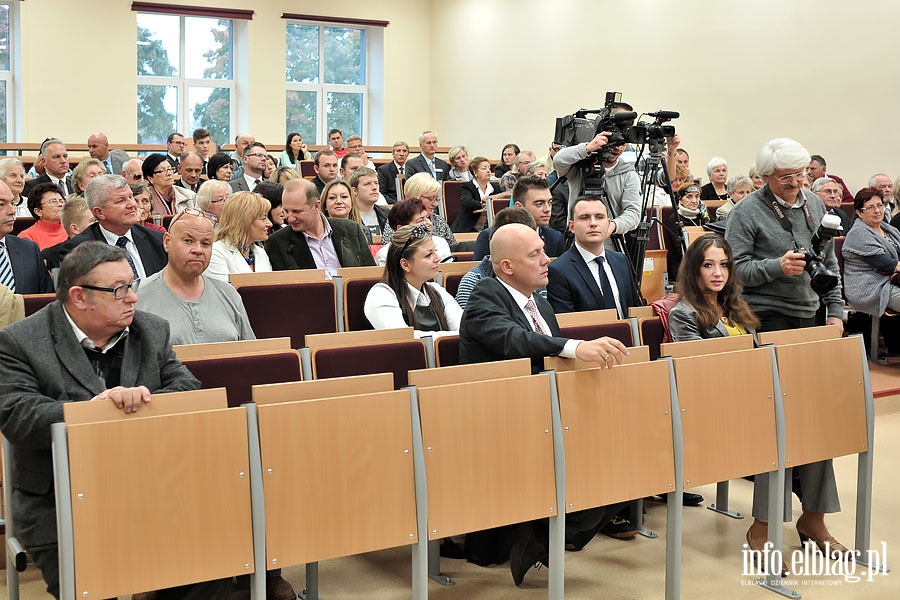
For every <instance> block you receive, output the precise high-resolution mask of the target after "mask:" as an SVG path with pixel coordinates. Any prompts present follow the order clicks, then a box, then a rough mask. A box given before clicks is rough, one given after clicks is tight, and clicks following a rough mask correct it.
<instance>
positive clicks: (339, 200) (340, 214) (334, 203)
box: [319, 179, 362, 226]
mask: <svg viewBox="0 0 900 600" xmlns="http://www.w3.org/2000/svg"><path fill="white" fill-rule="evenodd" d="M319 199H320V200H321V201H322V212H324V213H325V216H326V217H331V218H332V219H350V220H351V221H353V222H355V223H359V225H360V226H362V220H361V219H360V218H359V211H358V210H356V203H354V202H353V192H351V191H350V185H349V184H348V183H347V182H346V181H344V180H342V179H333V180H331V181H329V182H328V183H327V184H325V187H324V188H322V193H321V194H319Z"/></svg>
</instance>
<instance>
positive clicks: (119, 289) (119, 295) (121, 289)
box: [81, 279, 141, 300]
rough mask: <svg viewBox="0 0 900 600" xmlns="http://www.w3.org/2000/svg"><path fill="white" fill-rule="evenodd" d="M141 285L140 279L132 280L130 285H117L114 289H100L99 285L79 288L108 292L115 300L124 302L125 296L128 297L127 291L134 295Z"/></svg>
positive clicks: (83, 285)
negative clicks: (132, 292)
mask: <svg viewBox="0 0 900 600" xmlns="http://www.w3.org/2000/svg"><path fill="white" fill-rule="evenodd" d="M140 284H141V280H140V279H133V280H132V281H131V283H123V284H122V285H117V286H116V287H114V288H110V287H100V286H99V285H87V284H84V283H83V284H81V287H82V288H84V289H86V290H95V291H97V292H109V293H111V294H112V295H113V297H114V298H115V299H116V300H124V299H125V296H127V295H128V291H129V290H132V291H134V292H135V293H137V291H138V287H139V286H140Z"/></svg>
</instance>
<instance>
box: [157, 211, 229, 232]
mask: <svg viewBox="0 0 900 600" xmlns="http://www.w3.org/2000/svg"><path fill="white" fill-rule="evenodd" d="M184 215H192V216H195V217H203V218H204V219H206V220H207V221H209V222H210V223H212V224H213V226H215V225H216V224H217V223H218V222H219V219H218V218H216V215H214V214H212V213H208V212H204V211H202V210H200V209H199V208H186V209H184V210H183V211H181V212H180V213H178V214H177V215H175V218H174V219H172V221H171V222H170V223H169V231H172V225H174V224H175V223H177V222H178V219H180V218H181V217H183V216H184Z"/></svg>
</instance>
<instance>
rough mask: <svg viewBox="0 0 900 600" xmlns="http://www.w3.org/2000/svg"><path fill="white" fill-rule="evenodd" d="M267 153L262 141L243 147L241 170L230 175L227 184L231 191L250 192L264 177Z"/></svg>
mask: <svg viewBox="0 0 900 600" xmlns="http://www.w3.org/2000/svg"><path fill="white" fill-rule="evenodd" d="M268 158H269V155H268V153H267V152H266V147H265V145H264V144H263V143H262V142H253V143H252V144H248V145H247V147H246V148H244V155H243V157H242V160H243V172H242V173H241V175H240V176H232V178H231V181H230V182H229V184H230V185H231V191H233V192H252V191H254V190H255V189H256V186H258V185H259V184H260V182H261V181H262V180H263V179H265V178H266V161H267V160H268Z"/></svg>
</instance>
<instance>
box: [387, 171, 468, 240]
mask: <svg viewBox="0 0 900 600" xmlns="http://www.w3.org/2000/svg"><path fill="white" fill-rule="evenodd" d="M403 195H404V196H405V197H406V198H419V199H420V200H421V201H422V202H423V203H424V204H425V210H427V211H428V219H429V220H430V221H431V233H432V235H436V236H439V237H442V238H444V239H445V240H447V243H448V244H450V247H451V248H452V247H453V246H454V245H455V244H456V238H455V237H453V232H452V231H450V226H449V225H448V224H447V221H446V219H444V217H443V216H441V214H440V213H438V212H435V210H434V209H435V208H437V205H438V199H439V198H440V196H441V184H440V183H438V182H437V181H435V179H434V177H432V176H431V173H416V174H415V175H413V176H412V177H410V178H409V179H407V180H406V183H405V184H404V185H403ZM393 235H394V230H393V229H391V226H390V225H386V226H385V228H384V235H382V236H381V243H383V244H389V243H390V241H391V237H392V236H393Z"/></svg>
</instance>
